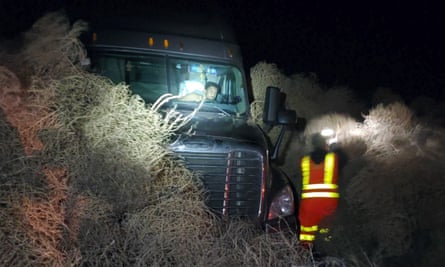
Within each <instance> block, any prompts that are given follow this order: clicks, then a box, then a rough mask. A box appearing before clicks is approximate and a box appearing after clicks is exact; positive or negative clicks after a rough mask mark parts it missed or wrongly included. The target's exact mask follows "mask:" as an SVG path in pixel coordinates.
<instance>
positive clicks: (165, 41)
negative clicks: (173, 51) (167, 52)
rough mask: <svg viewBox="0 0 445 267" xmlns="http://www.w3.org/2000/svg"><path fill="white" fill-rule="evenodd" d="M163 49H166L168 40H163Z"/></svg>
mask: <svg viewBox="0 0 445 267" xmlns="http://www.w3.org/2000/svg"><path fill="white" fill-rule="evenodd" d="M164 48H165V49H167V48H168V40H167V39H164Z"/></svg>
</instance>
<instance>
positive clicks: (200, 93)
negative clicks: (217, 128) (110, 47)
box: [92, 53, 248, 114]
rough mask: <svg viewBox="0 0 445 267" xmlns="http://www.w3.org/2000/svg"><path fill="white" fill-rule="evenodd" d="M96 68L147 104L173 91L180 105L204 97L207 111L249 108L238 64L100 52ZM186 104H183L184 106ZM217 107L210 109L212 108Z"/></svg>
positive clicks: (233, 111) (232, 111) (235, 111)
mask: <svg viewBox="0 0 445 267" xmlns="http://www.w3.org/2000/svg"><path fill="white" fill-rule="evenodd" d="M92 61H93V65H92V68H93V71H94V72H96V73H98V74H101V75H104V76H106V77H108V78H110V79H111V80H112V81H113V82H115V83H120V82H125V83H126V84H128V85H129V86H130V89H131V91H132V92H133V93H134V94H138V95H140V96H141V97H142V98H143V99H144V100H145V102H146V103H154V102H155V101H156V100H157V99H158V98H159V97H160V96H162V95H163V94H166V93H171V94H173V95H176V96H178V98H176V99H175V100H174V101H172V102H174V103H175V104H180V105H178V108H190V107H195V106H196V105H198V104H199V102H201V100H204V107H206V106H207V107H208V108H206V109H205V110H207V111H214V110H216V111H217V110H224V111H226V112H228V113H230V114H243V113H245V112H246V111H247V106H248V103H247V96H246V95H245V89H244V86H245V85H244V79H243V74H242V72H241V71H240V70H239V69H238V68H237V67H234V66H231V65H224V64H217V63H210V62H204V61H196V60H189V59H181V58H172V57H161V56H145V55H144V56H141V55H129V54H111V53H104V54H96V55H95V56H94V57H93V60H92ZM181 104H182V105H181ZM211 106H212V107H213V108H209V107H211Z"/></svg>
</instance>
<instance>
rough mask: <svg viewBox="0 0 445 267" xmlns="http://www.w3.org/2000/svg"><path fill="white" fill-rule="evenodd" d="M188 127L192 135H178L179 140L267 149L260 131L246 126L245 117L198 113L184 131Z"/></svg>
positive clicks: (256, 127)
mask: <svg viewBox="0 0 445 267" xmlns="http://www.w3.org/2000/svg"><path fill="white" fill-rule="evenodd" d="M190 127H192V129H193V130H192V134H180V138H179V139H182V140H184V139H195V140H196V139H199V140H202V141H203V142H205V141H204V140H207V141H209V142H214V141H217V142H229V143H231V142H241V143H255V144H257V145H261V146H262V147H263V148H264V149H266V150H267V149H268V142H267V140H266V139H265V138H264V134H263V133H262V130H261V129H260V128H259V126H257V125H253V124H248V123H247V119H246V117H242V118H237V117H234V116H228V115H224V114H218V115H215V114H213V115H208V114H205V113H198V114H196V116H195V117H194V118H193V120H192V121H191V122H190V123H189V124H188V125H187V126H186V127H185V128H184V129H186V130H188V129H190Z"/></svg>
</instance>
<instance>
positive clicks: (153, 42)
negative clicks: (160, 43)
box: [148, 37, 155, 47]
mask: <svg viewBox="0 0 445 267" xmlns="http://www.w3.org/2000/svg"><path fill="white" fill-rule="evenodd" d="M154 44H155V40H154V39H153V37H149V38H148V45H149V46H150V47H153V45H154Z"/></svg>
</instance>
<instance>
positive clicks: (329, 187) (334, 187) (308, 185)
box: [303, 184, 338, 190]
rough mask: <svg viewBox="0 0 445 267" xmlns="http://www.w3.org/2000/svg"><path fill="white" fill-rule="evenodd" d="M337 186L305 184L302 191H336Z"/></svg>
mask: <svg viewBox="0 0 445 267" xmlns="http://www.w3.org/2000/svg"><path fill="white" fill-rule="evenodd" d="M337 188H338V185H336V184H305V185H303V190H311V189H337Z"/></svg>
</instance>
